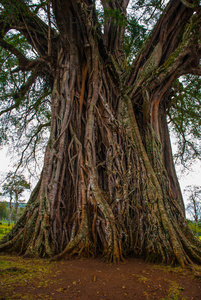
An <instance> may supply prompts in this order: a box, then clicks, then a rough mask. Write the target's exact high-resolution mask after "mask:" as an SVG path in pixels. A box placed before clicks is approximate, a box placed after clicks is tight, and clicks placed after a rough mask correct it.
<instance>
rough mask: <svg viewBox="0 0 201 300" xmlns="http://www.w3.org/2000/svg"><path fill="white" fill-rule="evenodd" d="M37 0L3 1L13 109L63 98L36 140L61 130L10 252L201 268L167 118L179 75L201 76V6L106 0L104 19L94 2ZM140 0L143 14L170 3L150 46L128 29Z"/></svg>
mask: <svg viewBox="0 0 201 300" xmlns="http://www.w3.org/2000/svg"><path fill="white" fill-rule="evenodd" d="M36 2H37V1H31V0H30V1H29V0H27V1H25V0H19V1H14V0H1V1H0V3H1V14H0V24H1V36H0V46H1V47H2V51H3V50H5V51H7V52H6V53H10V55H11V58H12V59H15V64H16V62H17V64H18V66H17V67H16V68H13V67H12V68H11V71H10V73H9V74H10V75H9V76H10V77H9V78H10V80H11V81H12V80H13V86H12V88H13V89H12V90H13V91H15V92H14V93H13V95H11V94H9V99H10V100H9V101H10V102H9V101H7V102H6V103H7V104H5V106H4V107H3V109H2V111H1V115H2V116H3V115H5V114H9V117H12V113H13V112H15V115H17V114H18V113H20V107H25V106H26V105H25V104H26V103H28V102H26V101H30V102H29V104H27V107H28V112H30V113H32V112H33V111H38V110H40V107H42V108H43V107H44V102H43V99H46V101H47V102H46V103H49V104H50V105H51V118H50V122H49V121H48V118H45V117H44V119H40V121H41V120H43V122H41V123H40V125H39V126H38V127H37V128H36V129H35V131H34V132H33V133H32V137H31V138H30V142H31V141H32V140H33V139H34V138H35V137H37V136H39V133H40V132H41V130H42V129H43V128H44V127H45V126H47V125H50V137H49V140H48V143H47V146H46V151H45V157H44V166H43V170H42V173H41V177H40V180H39V182H38V184H37V186H36V187H35V189H34V191H33V193H32V195H31V197H30V200H29V202H28V204H27V207H26V210H25V212H24V214H23V215H22V217H21V218H20V220H19V221H18V223H17V225H16V226H15V227H14V228H13V230H12V231H11V232H10V233H9V234H8V235H7V236H6V237H4V239H3V240H2V241H1V242H0V248H1V249H2V250H4V249H7V250H9V251H16V252H19V253H21V254H25V255H27V256H40V257H53V258H54V259H60V258H63V257H72V256H99V255H102V257H103V258H105V259H107V260H110V261H119V260H121V259H123V257H125V256H127V255H138V256H139V255H140V256H142V257H145V258H146V259H148V260H158V261H161V262H166V263H174V262H176V263H179V264H181V265H182V266H185V265H192V262H193V261H195V262H199V263H200V262H201V244H200V243H199V241H198V240H197V239H196V238H195V237H194V235H193V234H192V232H191V231H190V229H189V228H188V225H187V222H186V220H185V214H184V205H183V200H182V195H181V192H180V188H179V183H178V180H177V176H176V173H175V168H174V164H173V158H172V150H171V144H170V138H169V131H168V125H167V118H166V116H167V114H168V113H169V112H170V111H171V107H172V105H174V109H177V107H176V105H175V101H176V100H175V99H176V96H178V88H177V87H178V85H179V82H178V78H179V77H181V76H182V75H185V74H191V75H193V76H195V75H197V76H198V75H200V74H201V69H200V64H199V63H200V57H201V45H200V22H201V8H200V6H199V1H197V0H187V1H186V0H185V1H184V0H171V1H169V3H167V6H166V8H165V9H164V10H163V9H162V6H160V5H159V4H160V2H162V1H129V0H102V1H101V7H102V12H103V13H102V14H101V15H99V14H98V13H97V9H96V6H95V5H96V1H94V0H73V1H71V0H52V1H38V2H37V3H36ZM129 2H132V3H133V7H132V10H135V6H136V5H138V6H139V5H140V4H141V6H143V5H144V6H145V7H146V6H147V7H151V5H152V6H153V7H154V3H155V4H158V10H157V12H158V14H160V16H159V17H158V19H157V22H156V24H155V26H154V28H153V30H152V31H151V32H150V33H149V35H148V36H147V38H146V39H145V41H144V42H143V44H142V46H141V48H140V49H138V48H139V47H137V46H136V47H133V45H134V43H135V42H136V39H135V38H132V34H131V35H130V36H129V34H128V32H127V24H128V23H127V8H128V5H129ZM154 9H157V7H156V6H155V8H154ZM130 24H131V23H130ZM132 24H134V23H132ZM140 26H141V28H143V23H141V24H139V27H137V25H136V27H135V29H136V28H138V29H139V31H140ZM16 32H17V34H16ZM140 32H141V33H142V32H143V30H141V31H140ZM12 34H13V35H14V34H15V35H16V36H18V40H22V39H24V40H23V42H24V43H27V44H29V47H30V48H29V49H30V51H31V52H26V51H25V50H24V49H23V47H22V49H21V48H20V47H19V43H16V40H15V38H13V39H12ZM142 36H143V33H142ZM129 37H130V40H129V41H130V43H126V41H128V39H129ZM132 43H133V45H132ZM139 45H140V42H139V43H138V46H139ZM128 46H129V47H130V48H129V47H128ZM129 49H132V51H130V52H129ZM137 49H138V53H136V52H135V50H136V51H137ZM30 53H32V54H30ZM129 53H131V55H132V57H128V55H129ZM9 59H10V58H9ZM12 61H13V60H11V62H12ZM19 79H20V81H18V80H19ZM18 82H21V84H19V83H18ZM9 88H10V87H9ZM48 91H50V92H51V96H50V95H49V94H48ZM6 92H7V94H8V91H7V90H6V89H5V93H6ZM48 95H49V96H48ZM173 99H174V101H173ZM172 103H173V104H172ZM176 103H177V102H176ZM34 108H37V110H34ZM21 111H22V112H23V113H24V111H23V109H22V110H21ZM41 111H42V112H43V111H44V113H45V112H46V109H41ZM41 111H40V112H41ZM32 114H33V115H34V113H32ZM41 114H42V113H41ZM41 114H40V116H41ZM22 118H23V116H22V117H21V119H20V120H22ZM26 121H27V118H26ZM16 126H17V122H16Z"/></svg>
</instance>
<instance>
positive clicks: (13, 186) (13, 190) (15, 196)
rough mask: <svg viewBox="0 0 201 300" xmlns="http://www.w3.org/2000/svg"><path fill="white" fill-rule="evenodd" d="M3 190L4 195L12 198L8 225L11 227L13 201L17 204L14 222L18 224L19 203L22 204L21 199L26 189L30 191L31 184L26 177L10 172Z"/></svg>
mask: <svg viewBox="0 0 201 300" xmlns="http://www.w3.org/2000/svg"><path fill="white" fill-rule="evenodd" d="M2 189H3V193H2V195H8V196H9V198H10V205H9V206H10V209H9V218H8V225H10V222H11V218H12V211H13V200H14V202H15V219H14V222H15V224H16V222H17V216H18V207H19V203H20V202H21V200H20V197H21V195H22V193H23V192H24V191H25V190H26V189H27V190H28V189H30V184H29V183H28V182H27V181H26V180H25V177H24V176H23V175H16V174H14V175H13V174H12V173H11V172H9V173H8V175H7V176H6V182H5V183H4V184H3V187H2Z"/></svg>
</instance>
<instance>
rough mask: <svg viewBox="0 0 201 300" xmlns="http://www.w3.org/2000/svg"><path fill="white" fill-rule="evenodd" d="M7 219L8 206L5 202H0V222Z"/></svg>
mask: <svg viewBox="0 0 201 300" xmlns="http://www.w3.org/2000/svg"><path fill="white" fill-rule="evenodd" d="M7 217H8V204H7V202H6V201H1V202H0V220H1V221H2V220H3V219H6V218H7Z"/></svg>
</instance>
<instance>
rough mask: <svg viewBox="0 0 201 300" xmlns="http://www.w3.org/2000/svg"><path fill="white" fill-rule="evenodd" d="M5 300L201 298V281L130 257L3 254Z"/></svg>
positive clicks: (0, 290) (0, 295)
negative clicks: (58, 258) (113, 261)
mask: <svg viewBox="0 0 201 300" xmlns="http://www.w3.org/2000/svg"><path fill="white" fill-rule="evenodd" d="M3 299H6V300H7V299H28V300H30V299H58V300H62V299H81V300H86V299H93V300H94V299H113V300H117V299H138V300H140V299H183V300H184V299H197V300H200V299H201V280H200V278H199V277H196V276H194V275H192V273H191V272H190V271H188V270H183V269H181V268H172V267H169V266H164V265H157V264H151V263H147V262H144V261H143V260H140V259H134V258H130V259H128V260H127V261H126V262H122V263H118V264H107V263H105V262H102V261H100V260H93V259H87V260H71V261H69V260H66V261H60V262H49V261H47V260H39V259H28V258H26V259H24V258H22V257H18V256H10V255H5V254H1V255H0V300H3Z"/></svg>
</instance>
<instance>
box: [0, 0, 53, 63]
mask: <svg viewBox="0 0 201 300" xmlns="http://www.w3.org/2000/svg"><path fill="white" fill-rule="evenodd" d="M0 3H1V4H2V5H3V6H4V8H5V10H6V11H8V12H9V15H6V18H5V20H6V21H4V23H5V24H6V25H3V26H4V27H5V26H8V24H7V23H8V20H10V25H9V29H12V28H13V29H16V30H18V31H19V32H21V33H22V34H23V35H24V36H25V37H26V39H27V40H28V42H29V43H30V45H31V46H32V47H33V48H34V49H35V50H36V51H37V52H38V54H39V55H40V56H41V57H43V58H47V56H48V25H47V24H45V23H44V22H43V21H42V20H41V19H40V18H39V17H38V16H37V15H35V14H34V13H33V12H32V11H31V10H30V9H29V7H28V5H26V4H25V1H23V0H18V1H15V0H0ZM2 22H3V20H1V23H2ZM4 31H5V30H4ZM6 31H8V29H7V30H6ZM51 38H52V40H53V41H54V42H52V53H53V54H55V51H56V49H57V45H56V41H55V38H56V32H55V30H54V29H52V28H51Z"/></svg>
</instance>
